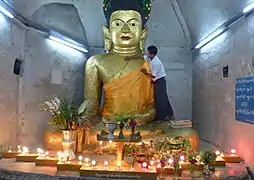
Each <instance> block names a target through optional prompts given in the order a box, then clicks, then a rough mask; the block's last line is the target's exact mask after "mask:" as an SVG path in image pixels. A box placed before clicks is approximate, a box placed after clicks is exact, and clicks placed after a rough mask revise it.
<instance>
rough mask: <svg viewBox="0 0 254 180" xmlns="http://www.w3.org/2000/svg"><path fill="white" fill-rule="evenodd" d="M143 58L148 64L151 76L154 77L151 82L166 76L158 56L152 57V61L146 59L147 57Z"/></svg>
mask: <svg viewBox="0 0 254 180" xmlns="http://www.w3.org/2000/svg"><path fill="white" fill-rule="evenodd" d="M144 58H145V60H146V61H148V62H149V64H150V68H151V71H152V75H153V76H155V78H153V81H156V80H157V79H160V78H163V77H166V76H167V75H166V72H165V69H164V66H163V64H162V62H161V60H160V59H159V57H158V56H154V58H153V59H152V60H148V59H149V58H147V56H145V57H144Z"/></svg>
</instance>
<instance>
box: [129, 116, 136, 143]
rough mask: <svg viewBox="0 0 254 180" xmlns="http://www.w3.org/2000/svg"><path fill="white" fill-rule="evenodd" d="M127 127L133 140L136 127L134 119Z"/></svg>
mask: <svg viewBox="0 0 254 180" xmlns="http://www.w3.org/2000/svg"><path fill="white" fill-rule="evenodd" d="M129 126H130V127H131V139H135V128H136V126H137V122H136V119H134V118H131V119H130V122H129Z"/></svg>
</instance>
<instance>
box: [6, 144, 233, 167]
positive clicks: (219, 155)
mask: <svg viewBox="0 0 254 180" xmlns="http://www.w3.org/2000/svg"><path fill="white" fill-rule="evenodd" d="M111 143H112V142H111ZM111 143H109V144H111ZM100 145H102V143H100ZM17 148H18V151H17V152H18V153H20V154H23V155H28V154H29V149H28V147H26V146H24V147H21V146H20V145H19V146H17ZM8 152H12V150H11V148H9V150H8ZM230 152H231V154H230V155H231V156H236V150H235V149H231V151H230ZM37 154H38V156H39V157H46V158H47V157H49V152H48V151H44V150H43V149H41V148H37ZM215 154H216V155H217V158H216V160H220V159H221V158H222V157H224V154H223V153H221V152H220V151H216V152H215ZM57 157H58V160H59V161H60V162H63V158H64V157H65V154H64V153H62V152H58V153H57ZM179 159H180V162H179V163H180V164H181V163H185V156H184V155H181V156H180V158H179ZM78 160H79V162H78V163H79V164H83V156H79V157H78ZM89 162H90V160H89V158H85V159H84V163H85V166H86V167H89ZM67 163H70V161H69V160H68V157H67ZM96 164H97V162H96V161H95V160H92V161H91V165H92V167H93V168H94V167H96ZM155 164H156V163H155V162H154V161H150V163H149V165H150V166H151V167H152V168H153V169H154V168H155ZM168 164H169V165H170V166H172V164H173V159H172V158H169V159H168ZM108 165H109V162H108V161H104V169H105V170H107V169H108ZM141 166H142V168H143V169H146V168H147V167H148V163H147V162H143V163H142V164H141ZM120 167H121V162H118V163H117V169H119V170H120ZM156 167H157V168H160V167H161V164H160V162H158V163H157V166H156Z"/></svg>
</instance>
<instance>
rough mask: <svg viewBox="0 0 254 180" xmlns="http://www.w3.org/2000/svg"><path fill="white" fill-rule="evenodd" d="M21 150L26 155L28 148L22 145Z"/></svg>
mask: <svg viewBox="0 0 254 180" xmlns="http://www.w3.org/2000/svg"><path fill="white" fill-rule="evenodd" d="M22 150H23V154H24V155H27V154H28V148H27V147H26V146H24V147H23V148H22Z"/></svg>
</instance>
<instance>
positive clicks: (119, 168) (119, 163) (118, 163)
mask: <svg viewBox="0 0 254 180" xmlns="http://www.w3.org/2000/svg"><path fill="white" fill-rule="evenodd" d="M117 170H118V171H120V170H121V162H117Z"/></svg>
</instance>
